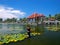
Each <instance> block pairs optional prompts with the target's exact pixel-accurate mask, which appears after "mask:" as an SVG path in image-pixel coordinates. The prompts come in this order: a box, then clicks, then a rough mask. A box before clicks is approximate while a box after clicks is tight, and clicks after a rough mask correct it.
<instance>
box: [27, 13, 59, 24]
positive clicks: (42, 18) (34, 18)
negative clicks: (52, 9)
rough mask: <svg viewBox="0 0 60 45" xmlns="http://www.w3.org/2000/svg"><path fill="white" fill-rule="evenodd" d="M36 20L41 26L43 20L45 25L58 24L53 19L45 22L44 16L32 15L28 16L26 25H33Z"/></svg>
mask: <svg viewBox="0 0 60 45" xmlns="http://www.w3.org/2000/svg"><path fill="white" fill-rule="evenodd" d="M36 18H38V19H37V20H39V21H38V23H39V24H41V21H42V20H43V22H44V23H45V24H60V21H58V20H55V19H52V18H51V19H48V20H46V18H45V16H44V15H43V14H38V13H34V14H32V15H30V16H29V17H28V18H27V19H28V23H33V24H35V22H36Z"/></svg>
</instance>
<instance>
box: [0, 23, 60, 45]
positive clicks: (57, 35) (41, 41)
mask: <svg viewBox="0 0 60 45" xmlns="http://www.w3.org/2000/svg"><path fill="white" fill-rule="evenodd" d="M31 27H33V28H34V27H35V26H31ZM40 29H42V28H41V26H40ZM25 32H26V27H25V25H21V24H0V35H6V34H18V35H16V36H17V38H20V37H18V36H19V35H20V33H22V34H23V33H25ZM12 36H13V35H12ZM14 36H15V35H14ZM16 36H15V37H16ZM12 39H13V38H12ZM4 41H5V40H4ZM7 41H8V40H7ZM5 42H6V41H5ZM20 44H21V45H28V44H29V45H30V44H31V45H60V31H58V32H55V31H49V30H47V29H45V31H44V33H43V34H42V35H39V36H32V38H31V39H25V40H23V41H22V42H21V41H17V42H11V43H8V44H4V45H20Z"/></svg>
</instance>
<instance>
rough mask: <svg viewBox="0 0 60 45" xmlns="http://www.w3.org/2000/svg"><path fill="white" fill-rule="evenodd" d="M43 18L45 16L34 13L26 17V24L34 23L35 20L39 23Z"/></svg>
mask: <svg viewBox="0 0 60 45" xmlns="http://www.w3.org/2000/svg"><path fill="white" fill-rule="evenodd" d="M44 18H45V16H44V15H43V14H38V13H34V14H32V15H30V16H29V17H28V22H30V23H35V22H36V19H37V20H39V22H41V21H42V20H43V19H44Z"/></svg>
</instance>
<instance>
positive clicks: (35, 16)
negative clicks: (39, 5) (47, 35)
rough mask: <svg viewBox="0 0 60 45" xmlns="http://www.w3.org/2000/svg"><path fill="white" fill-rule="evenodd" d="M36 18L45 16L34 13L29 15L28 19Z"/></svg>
mask: <svg viewBox="0 0 60 45" xmlns="http://www.w3.org/2000/svg"><path fill="white" fill-rule="evenodd" d="M37 17H45V16H44V15H43V14H38V13H34V14H32V15H30V16H29V17H28V18H37Z"/></svg>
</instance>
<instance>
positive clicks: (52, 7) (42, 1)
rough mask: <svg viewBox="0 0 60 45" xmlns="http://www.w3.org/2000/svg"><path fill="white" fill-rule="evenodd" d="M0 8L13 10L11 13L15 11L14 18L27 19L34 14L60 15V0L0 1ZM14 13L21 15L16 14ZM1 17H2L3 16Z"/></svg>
mask: <svg viewBox="0 0 60 45" xmlns="http://www.w3.org/2000/svg"><path fill="white" fill-rule="evenodd" d="M0 7H4V9H5V8H13V9H11V10H13V12H14V11H15V12H14V14H16V15H15V17H16V16H17V17H18V18H20V17H27V16H29V15H31V14H33V13H35V12H36V13H39V14H40V13H41V14H44V15H45V16H48V15H49V14H51V15H54V14H56V13H60V0H0ZM16 10H17V11H16ZM5 11H6V9H5ZM16 12H20V13H22V14H20V13H19V14H17V13H16ZM4 14H5V13H4ZM22 15H23V16H22ZM5 16H7V15H5ZM9 16H10V15H9ZM0 17H1V16H0ZM2 17H4V15H3V16H2ZM12 17H14V16H12Z"/></svg>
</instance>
